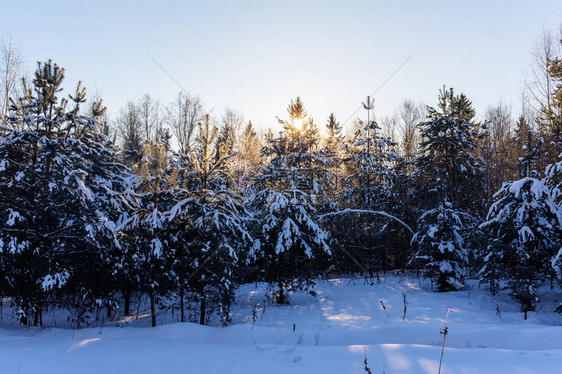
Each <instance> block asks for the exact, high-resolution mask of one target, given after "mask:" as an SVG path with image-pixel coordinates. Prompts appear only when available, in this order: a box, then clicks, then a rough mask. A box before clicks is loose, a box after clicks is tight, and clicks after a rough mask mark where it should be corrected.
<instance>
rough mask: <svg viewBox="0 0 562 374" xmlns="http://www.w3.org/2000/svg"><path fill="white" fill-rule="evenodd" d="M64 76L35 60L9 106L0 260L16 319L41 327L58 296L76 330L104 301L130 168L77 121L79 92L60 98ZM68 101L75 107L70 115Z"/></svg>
mask: <svg viewBox="0 0 562 374" xmlns="http://www.w3.org/2000/svg"><path fill="white" fill-rule="evenodd" d="M64 75H65V74H64V69H62V68H60V67H59V66H58V65H57V64H54V63H53V62H52V61H48V62H45V63H38V67H37V70H36V72H35V77H34V79H33V84H32V86H28V85H27V84H26V82H25V81H24V89H23V92H24V96H23V97H21V98H20V99H19V100H17V101H16V100H14V105H13V106H12V107H11V115H10V116H9V118H8V122H9V123H10V124H13V126H12V125H11V126H10V127H11V129H10V130H9V131H8V132H7V133H6V135H5V136H3V137H2V138H1V140H0V159H1V160H2V161H1V164H2V166H1V167H0V186H1V189H2V191H3V193H2V194H1V197H0V207H1V209H2V213H1V215H2V218H1V219H0V222H1V226H0V257H2V261H1V262H3V263H4V264H8V267H7V268H6V267H5V270H6V272H5V273H4V274H5V276H6V277H7V284H8V285H9V286H10V287H9V289H8V290H7V292H8V293H11V294H12V295H14V302H15V304H16V306H17V307H18V313H19V315H20V319H21V322H22V323H24V324H26V323H31V320H30V319H29V317H30V316H33V317H34V320H33V323H34V324H38V323H39V324H40V323H41V316H42V312H43V311H44V309H45V308H46V307H47V303H48V302H49V301H51V302H52V304H54V305H57V304H58V305H59V306H60V303H61V298H56V299H55V298H54V297H55V295H56V294H57V293H60V292H65V293H67V294H68V295H71V296H72V297H70V298H68V299H67V300H68V303H69V304H68V307H69V308H72V312H73V318H74V321H75V323H76V324H77V325H78V324H80V323H81V322H83V318H84V315H85V311H86V309H87V308H90V307H93V306H94V305H96V303H98V302H99V301H100V300H101V301H102V303H109V299H110V298H111V295H110V293H111V288H112V287H111V284H108V283H110V282H111V280H112V277H111V271H112V268H111V264H109V263H108V262H109V261H110V259H111V256H110V255H109V252H110V251H111V248H112V247H113V246H115V245H118V243H117V242H116V239H117V235H118V233H117V229H116V225H115V223H114V219H115V214H116V213H118V212H119V211H120V210H121V209H122V206H124V205H126V204H127V202H126V200H127V199H126V196H125V194H124V192H125V191H126V190H127V189H128V188H129V178H128V177H127V170H126V169H124V168H123V167H122V166H121V165H120V164H119V163H118V161H117V150H116V149H115V148H114V147H113V146H112V145H111V144H110V142H109V139H108V138H107V136H106V135H105V134H104V131H103V127H104V126H103V125H102V124H101V123H100V122H99V121H98V120H97V119H96V118H91V117H87V116H84V115H82V114H81V112H80V106H81V104H82V103H84V102H85V100H86V91H85V89H84V88H83V87H82V86H81V83H79V84H78V85H77V88H76V91H75V93H74V94H72V95H69V99H70V101H69V100H67V99H65V98H63V99H60V100H59V98H58V97H57V95H58V94H59V93H60V92H61V90H62V89H61V85H62V82H63V79H64ZM69 104H71V105H72V106H71V107H70V108H69V107H68V106H69Z"/></svg>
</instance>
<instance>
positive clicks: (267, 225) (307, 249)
mask: <svg viewBox="0 0 562 374" xmlns="http://www.w3.org/2000/svg"><path fill="white" fill-rule="evenodd" d="M309 200H310V196H309V195H308V194H307V193H305V192H303V191H301V190H298V189H296V188H292V189H284V190H281V191H275V190H273V189H268V188H266V189H264V190H262V191H260V192H259V193H258V195H257V197H256V200H255V204H256V205H257V208H258V209H259V210H258V211H259V220H260V225H261V229H260V230H259V239H258V240H257V241H256V242H255V245H254V247H253V249H252V253H251V257H253V258H254V259H255V261H256V263H257V264H258V267H259V269H260V270H261V278H262V279H263V280H264V281H266V282H269V283H270V284H271V285H272V287H274V288H276V291H275V299H276V301H277V303H279V304H288V303H289V298H288V295H287V293H288V292H295V291H307V292H309V293H311V294H314V292H313V291H312V287H313V286H314V282H312V281H311V278H312V277H313V276H314V275H315V274H317V273H318V271H319V269H318V264H319V262H318V261H319V260H321V258H322V257H323V256H330V255H331V254H332V253H331V250H330V247H329V245H328V236H327V234H326V233H325V232H324V231H323V230H322V229H321V228H320V227H319V226H318V223H317V220H316V217H315V216H316V214H315V213H316V211H315V209H314V208H313V207H312V205H311V204H310V202H309Z"/></svg>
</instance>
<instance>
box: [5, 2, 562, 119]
mask: <svg viewBox="0 0 562 374" xmlns="http://www.w3.org/2000/svg"><path fill="white" fill-rule="evenodd" d="M561 22H562V1H533V2H531V1H465V2H460V1H263V0H262V1H212V0H211V1H162V2H157V1H150V2H149V1H142V0H137V1H115V2H114V1H96V2H93V1H92V2H80V1H53V2H44V1H9V2H7V3H5V4H3V5H2V12H0V32H3V33H6V32H10V33H11V35H12V38H13V40H14V42H15V43H16V44H17V45H19V46H20V48H21V49H22V50H23V52H24V54H25V58H26V61H27V63H28V65H29V71H30V72H31V71H32V70H33V68H34V64H35V62H36V61H38V60H46V59H48V58H52V59H53V60H54V61H56V62H57V63H58V64H59V65H61V66H63V67H65V68H66V70H67V82H66V84H67V86H68V87H69V88H70V87H73V86H74V84H75V82H76V81H77V80H82V81H83V82H84V84H85V85H86V87H88V89H89V92H91V93H93V92H94V91H96V90H97V91H98V92H99V93H100V94H101V95H102V97H103V98H104V101H105V103H106V105H108V107H109V110H110V113H111V114H115V113H117V111H118V110H119V108H121V107H122V106H123V105H124V104H125V103H126V102H127V101H128V100H137V99H138V98H140V97H141V96H142V95H143V94H144V93H145V92H149V93H150V94H151V95H153V96H155V97H157V98H159V99H160V100H161V101H162V102H164V103H166V102H169V101H171V100H172V99H173V97H175V95H176V94H177V92H178V91H179V88H178V87H177V85H176V84H175V83H174V82H173V81H172V80H171V79H170V78H169V77H168V76H167V75H166V74H165V73H164V72H163V71H162V70H161V69H160V68H159V67H158V66H157V65H156V64H155V63H154V61H152V59H151V58H150V57H149V56H148V54H150V55H152V56H154V58H156V59H157V60H158V61H159V62H160V63H161V64H162V65H163V66H164V67H165V68H166V69H167V70H168V71H169V72H170V73H171V74H172V75H173V76H174V77H175V78H176V79H177V80H178V81H179V82H180V83H181V84H182V85H183V86H184V87H185V88H186V89H187V90H188V91H189V92H190V93H191V94H193V95H199V96H200V97H201V98H202V100H203V101H204V103H205V106H206V108H207V109H208V110H211V111H212V112H213V113H214V114H216V115H217V116H219V115H220V114H221V113H222V111H223V110H224V109H225V108H226V107H230V108H232V109H234V110H237V111H240V112H242V113H243V114H244V115H245V118H246V119H251V120H252V121H253V122H254V123H256V124H258V125H260V126H263V127H269V126H275V124H276V120H275V116H276V115H278V116H284V115H285V114H286V112H285V109H286V107H287V104H288V103H289V102H290V100H291V99H293V98H295V97H296V96H301V98H302V99H303V101H304V103H305V105H306V107H307V109H308V112H309V113H310V114H311V115H312V116H313V117H314V118H315V120H316V122H318V123H320V124H324V123H325V122H326V119H327V117H328V114H329V113H330V112H331V111H333V112H334V113H335V114H336V117H337V118H338V119H340V120H341V121H342V122H343V121H344V120H345V119H346V118H347V117H349V116H350V115H351V114H352V113H353V112H354V111H355V109H357V107H358V106H359V105H360V103H361V101H362V100H364V99H365V97H366V96H367V95H368V94H371V93H372V92H373V91H374V90H375V89H376V88H377V87H378V86H379V85H380V84H381V83H382V82H384V81H385V79H387V78H388V76H389V75H390V74H391V73H392V72H393V71H394V70H395V69H396V68H397V67H398V66H399V65H400V64H401V63H402V62H403V61H404V60H405V59H407V58H408V57H409V56H410V55H412V54H415V55H414V57H413V58H412V59H411V60H410V62H409V63H408V64H406V65H405V66H404V67H403V69H402V70H401V71H400V72H399V73H398V74H397V75H396V76H395V77H394V78H393V79H391V80H390V81H389V82H388V83H387V84H386V86H385V87H384V88H383V89H381V90H380V91H379V93H378V94H377V96H376V102H375V105H376V109H375V110H376V113H377V116H378V117H379V118H380V117H381V116H387V115H391V114H392V113H393V111H394V109H395V108H396V106H397V105H398V104H399V102H400V101H402V100H403V99H406V98H409V99H413V100H415V101H422V102H424V103H426V104H434V103H435V101H436V97H437V94H438V91H439V89H440V88H441V87H442V86H443V85H444V84H445V85H447V86H452V87H454V88H455V90H456V91H457V92H464V93H466V94H467V95H468V97H469V98H470V99H472V101H473V102H474V104H475V107H476V109H477V112H478V113H480V114H481V113H482V112H483V111H484V110H485V109H486V107H487V106H488V105H490V104H495V103H497V101H498V100H500V99H503V100H504V101H506V102H508V103H511V104H512V105H513V108H514V110H515V111H517V109H518V106H519V102H520V99H519V98H520V94H521V88H522V82H523V79H524V76H525V72H526V71H528V70H529V67H530V65H531V52H532V49H533V45H534V43H535V42H536V41H537V39H538V37H539V35H540V33H541V32H542V30H543V29H544V28H553V29H556V28H557V27H558V26H559V25H560V24H561Z"/></svg>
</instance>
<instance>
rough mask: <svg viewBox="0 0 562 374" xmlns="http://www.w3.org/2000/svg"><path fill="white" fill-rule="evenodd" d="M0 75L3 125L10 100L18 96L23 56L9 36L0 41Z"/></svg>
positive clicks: (1, 120) (1, 119) (0, 112)
mask: <svg viewBox="0 0 562 374" xmlns="http://www.w3.org/2000/svg"><path fill="white" fill-rule="evenodd" d="M0 64H1V65H0V74H1V75H2V86H1V88H2V90H1V92H0V105H1V109H0V123H2V124H5V123H6V121H5V118H6V115H7V114H8V108H9V106H10V98H12V99H14V98H15V97H16V96H18V87H19V85H18V79H19V78H20V77H21V76H22V74H23V67H24V60H23V54H22V52H21V51H20V50H19V48H17V47H16V46H15V45H14V42H13V40H12V36H11V35H10V34H9V35H8V36H6V37H4V38H3V39H2V40H0Z"/></svg>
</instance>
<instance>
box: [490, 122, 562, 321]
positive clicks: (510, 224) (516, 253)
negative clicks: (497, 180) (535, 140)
mask: <svg viewBox="0 0 562 374" xmlns="http://www.w3.org/2000/svg"><path fill="white" fill-rule="evenodd" d="M529 134H530V133H529ZM528 143H529V146H528V147H527V156H526V157H524V158H522V159H521V161H520V164H521V168H520V170H521V176H522V178H521V179H519V180H517V181H514V182H505V183H504V184H503V186H502V188H501V189H500V190H499V191H498V192H497V193H496V194H495V195H494V197H495V198H496V199H497V200H496V202H495V203H494V204H492V206H491V207H490V210H489V212H488V216H487V220H486V222H484V223H483V224H482V225H481V226H480V227H481V228H482V229H483V230H484V231H485V232H486V233H487V235H488V237H489V238H490V243H489V245H488V248H487V251H486V255H485V257H484V266H483V268H482V270H481V271H480V275H481V278H482V280H483V281H484V282H489V283H490V285H491V288H492V291H495V290H496V289H497V287H498V282H499V281H501V280H506V281H507V282H508V284H509V287H510V289H511V292H512V295H513V297H514V298H515V299H516V300H518V301H519V303H520V304H521V310H522V312H524V313H525V318H526V317H527V312H528V311H532V310H534V308H535V304H536V302H537V295H536V292H535V288H536V286H537V285H538V284H540V282H541V281H544V280H545V278H546V274H549V273H552V270H551V269H552V268H551V264H552V263H553V259H555V258H556V257H555V256H556V253H557V250H558V248H560V244H561V238H562V230H561V228H562V213H561V212H560V209H559V207H558V206H556V204H555V203H554V201H553V200H552V195H551V192H550V190H549V189H548V188H547V187H546V186H545V185H544V182H543V181H542V180H539V179H537V178H536V177H535V175H536V174H537V173H536V172H534V170H532V164H533V161H534V159H535V158H536V155H537V153H538V146H537V147H534V148H533V149H531V147H530V135H529V142H528ZM539 146H540V144H539Z"/></svg>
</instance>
